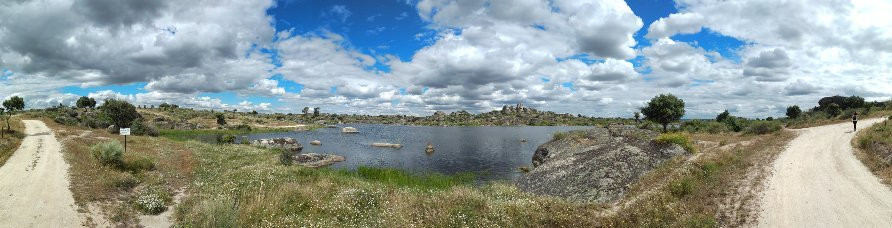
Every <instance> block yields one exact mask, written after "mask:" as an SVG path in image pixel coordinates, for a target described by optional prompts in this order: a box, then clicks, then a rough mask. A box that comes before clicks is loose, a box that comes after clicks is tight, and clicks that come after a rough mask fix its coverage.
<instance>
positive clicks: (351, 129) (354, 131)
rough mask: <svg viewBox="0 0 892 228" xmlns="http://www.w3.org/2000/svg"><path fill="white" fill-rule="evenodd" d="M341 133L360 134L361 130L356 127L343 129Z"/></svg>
mask: <svg viewBox="0 0 892 228" xmlns="http://www.w3.org/2000/svg"><path fill="white" fill-rule="evenodd" d="M341 133H359V130H356V128H354V127H345V128H342V129H341Z"/></svg>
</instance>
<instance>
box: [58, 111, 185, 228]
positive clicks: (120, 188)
mask: <svg viewBox="0 0 892 228" xmlns="http://www.w3.org/2000/svg"><path fill="white" fill-rule="evenodd" d="M42 121H44V123H46V124H47V125H48V126H49V127H50V128H52V129H53V130H54V131H55V132H56V138H57V139H58V140H59V141H61V142H62V143H63V145H64V148H63V151H62V153H63V156H64V157H65V161H66V162H67V163H68V164H69V165H70V168H69V169H68V172H69V178H70V179H71V186H70V187H69V188H70V190H71V191H72V193H73V195H74V199H75V203H76V204H77V205H78V206H79V207H80V208H81V210H87V209H88V208H91V206H95V207H94V208H97V209H98V211H92V213H95V214H98V215H99V216H102V217H104V218H105V219H107V220H108V221H110V222H112V224H114V226H136V225H138V216H139V215H140V214H154V213H157V212H158V210H161V209H160V208H159V207H157V205H158V204H157V203H158V202H159V201H157V200H158V199H161V200H162V201H161V203H162V204H163V205H164V206H165V209H166V206H169V205H170V203H171V202H170V197H169V196H171V195H172V193H173V192H175V191H176V190H177V189H181V188H183V187H185V186H186V185H187V184H189V183H190V182H191V179H192V173H193V171H194V169H195V166H196V164H197V162H196V161H195V158H194V157H193V153H192V151H190V150H188V148H185V147H183V146H182V144H181V143H178V142H176V141H173V140H169V139H166V138H160V137H147V136H130V137H128V138H127V139H128V144H127V151H126V152H124V153H123V155H122V162H121V163H122V164H120V165H115V166H110V165H103V164H102V163H101V162H100V160H99V159H97V158H96V157H94V156H93V154H92V153H91V151H90V148H91V147H92V146H93V145H97V144H100V143H105V142H109V141H111V140H116V139H117V140H121V137H120V136H118V135H113V134H109V133H107V132H105V131H104V130H99V129H94V130H89V131H88V130H86V129H83V128H79V127H75V126H65V125H61V124H58V123H55V122H53V121H51V120H49V119H45V118H44V119H42ZM149 203H154V204H149ZM147 205H154V206H153V207H147ZM91 219H93V220H95V219H96V218H91Z"/></svg>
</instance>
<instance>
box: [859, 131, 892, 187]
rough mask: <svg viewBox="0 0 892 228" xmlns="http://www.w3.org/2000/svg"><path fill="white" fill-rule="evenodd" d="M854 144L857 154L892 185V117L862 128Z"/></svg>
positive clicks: (885, 181) (882, 178)
mask: <svg viewBox="0 0 892 228" xmlns="http://www.w3.org/2000/svg"><path fill="white" fill-rule="evenodd" d="M890 118H892V117H890ZM853 144H855V145H856V146H857V147H858V150H855V155H856V156H857V157H858V158H859V159H860V160H861V161H862V162H863V163H864V164H865V165H866V166H867V167H868V168H869V169H870V170H871V171H872V172H873V173H874V174H876V175H877V176H879V177H880V179H881V180H883V182H884V183H885V184H887V185H889V186H892V119H890V120H885V121H883V122H882V123H878V124H876V125H873V126H871V127H869V128H867V129H863V130H861V132H859V133H858V136H857V137H856V138H855V139H854V140H853Z"/></svg>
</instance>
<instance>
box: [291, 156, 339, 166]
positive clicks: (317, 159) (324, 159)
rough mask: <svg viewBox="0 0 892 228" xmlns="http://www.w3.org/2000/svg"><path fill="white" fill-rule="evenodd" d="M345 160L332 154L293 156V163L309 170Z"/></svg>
mask: <svg viewBox="0 0 892 228" xmlns="http://www.w3.org/2000/svg"><path fill="white" fill-rule="evenodd" d="M346 160H347V158H345V157H344V156H340V155H334V154H315V153H307V154H298V155H295V156H294V163H295V164H298V165H302V166H306V167H310V168H316V167H322V166H328V165H331V164H334V163H336V162H342V161H346Z"/></svg>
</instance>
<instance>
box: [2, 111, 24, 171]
mask: <svg viewBox="0 0 892 228" xmlns="http://www.w3.org/2000/svg"><path fill="white" fill-rule="evenodd" d="M0 123H2V125H3V128H4V129H5V128H6V119H5V117H4V118H3V121H0ZM9 125H10V127H12V132H5V133H4V135H3V138H0V166H3V164H6V160H9V158H10V157H12V154H14V153H15V151H16V150H18V149H19V144H21V143H22V139H24V138H25V125H24V124H22V121H21V120H20V119H19V117H18V116H14V117H12V118H10V119H9ZM0 131H2V130H0Z"/></svg>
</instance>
